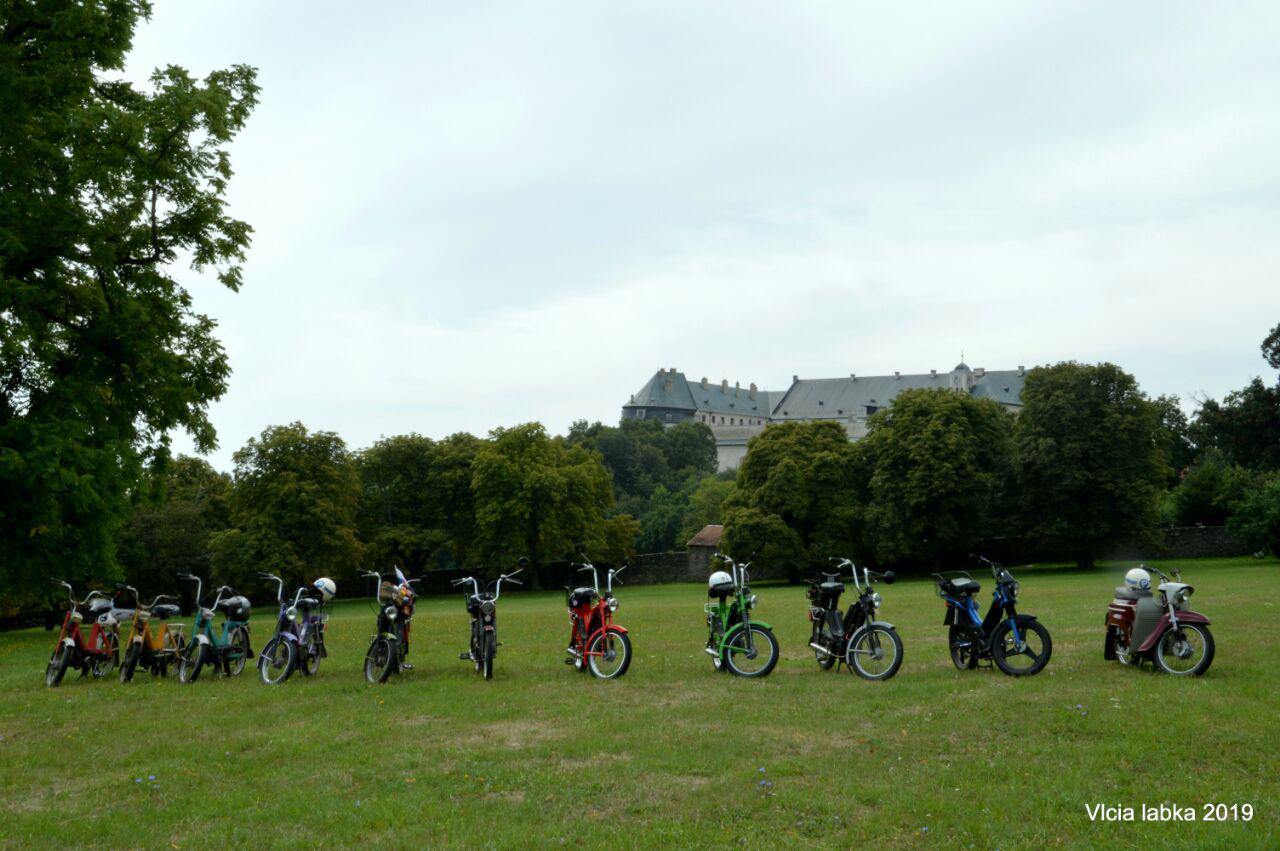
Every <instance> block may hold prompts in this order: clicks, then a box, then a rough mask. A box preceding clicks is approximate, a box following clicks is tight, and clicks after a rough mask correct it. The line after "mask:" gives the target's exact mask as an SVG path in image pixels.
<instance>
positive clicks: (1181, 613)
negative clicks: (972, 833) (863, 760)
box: [45, 548, 1214, 686]
mask: <svg viewBox="0 0 1280 851" xmlns="http://www.w3.org/2000/svg"><path fill="white" fill-rule="evenodd" d="M578 553H579V556H580V557H581V558H582V561H581V562H580V563H576V564H574V567H575V568H576V569H577V570H578V571H579V572H582V573H590V574H591V579H592V583H591V585H589V586H587V585H584V586H579V587H577V588H566V589H565V590H566V603H567V608H568V611H569V620H570V637H569V645H568V647H567V648H566V651H565V652H566V658H565V663H566V664H569V665H572V666H574V668H575V669H576V670H578V671H582V672H590V673H591V674H592V675H594V676H595V677H597V678H599V679H617V678H619V677H621V676H623V675H624V674H625V673H626V672H627V670H628V669H629V668H630V666H631V659H632V645H631V637H630V633H629V632H628V630H627V629H626V628H625V627H623V626H621V625H619V624H617V623H614V620H613V615H614V613H615V612H617V610H618V600H617V597H616V596H615V595H614V592H613V586H614V584H615V583H617V584H621V581H620V580H619V579H618V576H619V574H621V573H622V572H623V571H624V570H626V567H627V565H626V564H625V563H624V565H623V566H622V567H619V568H617V569H613V568H610V569H607V570H606V571H605V583H604V587H603V588H601V583H600V571H599V570H598V569H597V568H596V566H595V565H594V564H592V563H591V562H590V560H589V559H588V558H587V557H586V554H585V552H583V551H582V549H581V548H579V550H578ZM715 558H716V560H717V562H718V566H719V567H720V568H721V569H720V570H717V571H716V572H714V573H713V574H712V575H711V577H710V579H709V580H708V597H713V598H715V602H710V603H707V604H706V605H705V606H704V613H705V615H706V624H707V643H706V648H705V650H706V653H707V654H708V655H709V656H710V657H711V661H712V665H713V667H714V668H715V669H716V670H718V671H728V672H730V673H732V674H734V675H737V676H740V677H755V678H759V677H766V676H768V675H769V673H770V672H772V671H773V669H774V668H775V667H776V665H777V663H778V658H779V646H778V640H777V637H776V636H775V635H774V633H773V627H772V626H771V625H770V624H769V623H767V622H765V621H762V620H759V619H758V618H756V617H754V616H753V612H754V610H755V609H756V607H757V604H758V602H759V601H758V598H757V596H756V595H755V594H754V593H752V591H751V586H750V574H749V568H750V560H748V561H746V562H743V563H738V562H735V561H733V560H732V559H731V558H729V557H728V556H726V555H722V554H717V555H716V557H715ZM978 560H979V561H980V562H981V563H982V564H983V565H984V566H986V567H988V568H989V569H990V570H991V574H992V578H993V579H994V581H995V588H994V590H993V592H992V599H991V605H990V607H989V608H988V609H987V612H986V614H985V615H984V614H983V613H982V611H981V608H980V606H979V604H978V602H977V600H976V599H975V597H976V595H977V594H978V592H979V591H980V590H981V585H980V584H979V583H978V582H977V580H975V579H974V578H973V577H972V576H971V575H970V574H969V573H968V572H966V571H951V572H947V573H935V574H933V579H934V582H935V584H936V586H937V592H938V596H939V597H941V598H942V600H943V602H944V605H945V614H944V617H943V625H944V626H946V627H947V628H948V645H949V648H950V653H951V660H952V662H953V663H954V664H955V666H956V667H957V668H959V669H961V670H971V669H974V668H979V667H990V666H992V665H994V666H995V667H996V668H999V669H1000V670H1001V671H1002V672H1004V673H1005V674H1008V675H1010V676H1015V677H1017V676H1031V675H1033V674H1036V673H1039V672H1040V671H1041V670H1043V669H1044V667H1045V665H1047V664H1048V662H1049V658H1050V656H1051V655H1052V653H1053V642H1052V640H1051V638H1050V635H1049V631H1048V629H1046V628H1045V626H1044V625H1043V624H1042V623H1040V621H1039V619H1038V618H1037V617H1036V616H1035V615H1029V614H1025V613H1020V612H1018V611H1017V600H1018V592H1019V587H1020V586H1019V583H1018V581H1017V580H1016V579H1014V577H1013V574H1011V573H1010V572H1009V571H1008V570H1007V569H1006V568H1004V567H1002V566H1000V565H998V564H995V563H993V562H991V561H989V560H987V559H985V558H980V557H979V558H978ZM832 561H833V563H835V565H836V571H835V572H833V573H825V572H824V573H821V574H819V575H818V576H817V577H815V578H813V579H811V580H809V583H808V584H809V590H808V599H809V610H808V618H809V622H810V624H811V631H810V637H809V649H811V650H812V651H813V654H814V658H815V660H816V661H817V663H818V666H819V667H820V668H822V669H824V670H829V669H832V668H837V669H838V668H839V666H840V665H844V666H846V667H847V669H848V670H849V671H851V672H853V673H855V674H857V675H858V676H860V677H863V678H865V679H868V680H887V679H890V678H891V677H893V676H894V674H896V673H897V672H898V670H899V668H900V667H901V666H902V655H903V654H902V639H901V638H900V637H899V635H898V633H897V630H896V629H895V628H894V626H893V624H891V623H888V622H886V621H883V620H880V619H879V618H878V610H879V608H880V606H881V604H882V602H883V600H882V597H881V595H880V593H879V592H878V591H875V590H874V589H873V588H872V584H873V582H883V583H884V584H886V585H891V584H893V582H894V574H893V572H892V571H885V572H883V573H881V572H876V571H872V570H870V569H869V568H866V567H861V568H860V567H858V566H856V565H855V564H854V563H853V562H852V561H851V560H849V559H833V560H832ZM527 565H528V561H527V560H526V559H521V561H520V565H519V567H518V568H517V569H516V570H515V571H512V572H511V573H504V574H502V575H500V576H499V577H498V578H497V579H495V580H493V581H492V582H484V581H482V580H481V579H478V578H476V577H473V576H468V577H464V578H461V579H458V580H455V582H454V583H453V584H454V585H455V586H457V587H460V588H463V589H464V592H465V602H466V609H467V613H468V615H469V616H470V621H471V624H470V627H471V629H470V632H471V635H470V643H469V647H468V650H467V651H466V652H465V653H462V654H460V658H461V659H463V660H465V661H468V662H470V663H471V664H472V665H473V666H474V668H475V671H476V672H477V673H478V674H480V675H482V676H483V677H484V678H485V679H492V678H493V672H494V660H495V658H496V656H497V651H498V647H499V646H501V644H500V642H499V641H498V631H497V602H498V599H499V598H500V596H501V593H502V586H503V584H504V583H507V584H516V585H519V584H521V583H520V581H519V580H517V579H516V578H515V577H516V576H517V575H518V574H519V573H520V572H521V571H522V570H524V569H525V567H526V566H527ZM845 571H848V572H849V574H850V575H849V576H848V577H847V578H848V579H850V580H851V581H852V584H853V587H854V591H855V593H856V599H854V601H853V602H852V603H851V604H850V605H849V607H848V608H847V609H846V610H845V611H843V612H842V611H841V610H840V599H841V597H842V596H843V594H844V592H845V590H846V587H845V583H844V581H843V579H844V578H846V577H844V573H845ZM1152 573H1155V574H1156V575H1157V576H1158V577H1159V578H1160V580H1161V581H1160V582H1159V584H1156V585H1155V587H1154V588H1153V587H1152V585H1153V580H1152V577H1151V574H1152ZM362 576H364V577H366V578H368V579H371V580H372V581H373V587H374V593H373V598H372V599H373V601H374V604H375V610H376V613H377V626H376V630H375V632H374V635H373V637H372V640H371V642H370V645H369V649H368V651H367V652H366V654H365V659H364V676H365V679H366V680H368V681H369V682H370V683H381V682H386V681H387V680H388V679H389V678H390V677H391V676H392V675H394V674H397V673H399V672H401V671H404V670H408V669H411V668H412V665H411V664H410V663H409V661H408V654H409V638H410V632H411V626H412V621H413V611H414V604H415V602H416V600H417V593H416V591H415V590H414V585H415V584H416V583H418V582H419V581H420V580H419V579H408V578H406V577H405V576H404V574H403V573H402V572H401V571H400V570H399V569H398V568H397V569H396V570H395V571H394V573H393V574H388V575H386V576H384V575H382V574H380V573H377V572H374V571H364V572H362ZM178 577H179V578H180V579H182V580H184V581H189V582H193V583H195V600H196V617H195V622H194V623H193V625H192V635H191V637H188V636H187V634H186V631H185V625H184V624H180V623H174V622H172V621H173V619H174V618H176V617H177V616H178V615H179V613H180V610H179V607H178V605H177V602H178V600H177V598H176V597H173V596H166V595H160V596H157V597H156V598H155V599H154V600H152V601H151V603H149V604H144V603H143V602H142V600H141V598H140V597H139V595H138V591H137V589H136V588H133V587H132V586H130V585H124V584H121V585H117V587H116V594H115V595H114V596H112V595H107V594H105V593H103V592H101V591H91V592H90V593H89V594H88V596H87V597H85V598H84V599H83V600H77V599H76V598H75V594H74V592H73V589H72V587H71V585H70V584H69V583H67V582H64V581H62V580H54V582H55V584H58V585H61V586H62V587H64V588H66V590H67V594H68V609H67V613H66V615H65V617H64V618H63V621H62V628H61V630H60V632H59V634H58V642H57V645H56V646H55V648H54V651H53V654H52V655H51V657H50V659H49V664H48V667H47V668H46V671H45V683H46V685H48V686H56V685H58V683H60V682H61V681H62V679H63V677H64V676H65V674H66V672H67V671H68V670H71V669H76V670H79V671H80V674H81V676H91V677H94V678H103V677H106V676H108V675H110V674H111V672H112V671H114V670H116V669H117V667H118V669H119V678H120V681H121V682H129V681H130V680H131V679H133V676H134V674H135V673H136V672H137V671H138V670H139V669H140V668H141V669H142V670H144V671H149V672H150V673H152V674H153V675H156V676H165V675H166V674H167V673H168V670H169V668H170V667H176V669H177V674H178V679H179V680H180V681H181V682H184V683H191V682H195V681H196V680H197V679H198V678H199V677H200V674H201V672H202V671H204V670H206V669H208V668H213V669H215V670H217V671H219V672H221V673H222V674H224V675H226V676H237V675H239V674H240V673H241V672H242V671H243V670H244V667H245V664H246V663H247V662H248V660H250V659H253V658H254V657H255V653H254V651H253V648H252V646H251V645H250V640H249V615H250V610H251V606H250V603H249V600H248V599H247V598H246V597H244V596H243V595H241V594H237V593H236V592H235V591H234V590H233V589H231V588H230V587H228V586H226V585H223V586H221V587H219V588H218V589H217V590H216V591H215V592H214V595H213V600H212V602H211V603H210V604H209V605H208V606H205V605H204V604H203V601H204V599H205V598H204V597H203V596H202V591H203V581H202V580H201V579H200V578H199V577H198V576H194V575H192V574H187V573H183V574H179V575H178ZM259 578H261V579H262V580H264V581H266V582H270V583H274V584H275V586H276V602H277V604H278V614H277V619H276V629H275V633H274V634H273V635H272V637H271V639H270V640H269V641H268V642H267V644H266V645H265V646H264V647H263V650H262V652H261V653H260V654H257V657H256V658H257V668H258V675H259V678H260V679H261V680H262V682H263V683H266V684H268V685H278V684H280V683H283V682H285V681H286V680H288V679H289V677H290V676H291V675H292V674H293V673H294V672H295V671H299V670H300V671H302V673H303V675H304V676H312V675H314V674H315V673H316V671H317V670H319V667H320V662H321V660H322V659H324V658H325V657H327V656H328V651H327V650H326V648H325V633H326V632H327V629H328V619H329V617H328V612H327V611H326V610H325V606H326V604H327V603H328V602H329V601H331V600H332V599H333V597H334V595H335V594H336V592H337V586H336V585H335V583H334V582H333V580H331V579H328V578H321V579H317V580H316V581H315V582H314V583H312V584H311V585H304V586H302V587H300V588H298V589H297V590H296V591H295V592H294V594H293V596H292V597H289V596H287V595H286V594H285V588H284V580H282V579H281V578H280V577H278V576H275V575H273V574H270V573H260V574H259ZM1193 591H1194V589H1193V588H1192V586H1190V585H1188V584H1187V583H1185V582H1183V581H1182V579H1181V575H1180V574H1179V573H1178V571H1177V570H1174V571H1173V575H1172V576H1169V575H1167V574H1165V573H1163V572H1162V571H1160V570H1159V569H1156V568H1153V567H1148V566H1145V565H1144V566H1142V567H1136V568H1134V569H1132V570H1130V571H1129V572H1128V573H1127V574H1126V576H1125V582H1124V585H1122V586H1121V587H1119V588H1117V589H1116V591H1115V595H1114V599H1113V600H1112V602H1111V603H1110V605H1108V607H1107V614H1106V640H1105V645H1104V654H1103V655H1104V658H1106V659H1109V660H1117V661H1119V662H1121V663H1123V664H1128V665H1140V664H1142V663H1143V662H1150V663H1152V664H1153V665H1154V666H1155V667H1156V668H1157V669H1159V670H1162V671H1165V672H1167V673H1170V674H1175V675H1182V676H1198V675H1200V674H1203V673H1204V672H1205V671H1207V670H1208V669H1209V666H1210V664H1212V662H1213V657H1214V640H1213V635H1212V633H1210V631H1209V619H1208V618H1207V617H1205V616H1204V615H1202V614H1200V613H1199V612H1195V611H1192V610H1191V609H1190V608H1189V606H1188V599H1189V598H1190V596H1191V594H1192V593H1193ZM130 597H131V598H132V602H133V607H132V608H122V607H121V606H119V605H118V604H119V603H122V602H124V603H127V602H128V601H129V598H130ZM219 613H220V614H221V615H222V617H223V620H222V622H221V624H220V628H219V629H215V628H214V620H215V618H216V616H217V615H218V614H219ZM86 614H87V615H88V616H89V617H90V618H91V624H92V626H91V628H90V630H89V634H88V635H87V636H86V635H85V634H84V633H83V632H82V630H81V626H82V625H83V623H84V619H85V615H86ZM126 621H127V622H128V624H129V627H128V632H127V635H126V637H125V639H124V648H125V649H124V657H123V661H121V656H120V647H121V641H120V624H121V623H123V622H126ZM152 621H156V622H158V626H159V628H158V629H155V628H153V624H152Z"/></svg>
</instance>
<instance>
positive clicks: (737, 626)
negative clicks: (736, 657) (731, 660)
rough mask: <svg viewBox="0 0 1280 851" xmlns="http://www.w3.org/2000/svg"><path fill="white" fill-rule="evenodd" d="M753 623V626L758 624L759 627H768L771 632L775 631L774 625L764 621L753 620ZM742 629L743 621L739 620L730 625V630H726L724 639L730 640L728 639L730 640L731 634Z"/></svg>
mask: <svg viewBox="0 0 1280 851" xmlns="http://www.w3.org/2000/svg"><path fill="white" fill-rule="evenodd" d="M751 625H752V626H758V627H761V628H763V629H767V630H769V631H770V632H773V627H772V626H770V625H769V624H767V623H765V622H764V621H752V622H751ZM740 629H742V621H738V622H737V623H735V624H734V625H733V626H731V627H729V629H728V630H727V631H726V632H725V634H724V641H728V640H729V636H731V635H733V634H734V633H735V632H737V631H738V630H740Z"/></svg>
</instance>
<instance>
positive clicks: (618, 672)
mask: <svg viewBox="0 0 1280 851" xmlns="http://www.w3.org/2000/svg"><path fill="white" fill-rule="evenodd" d="M587 666H588V667H589V668H591V673H592V674H594V675H595V676H597V677H598V678H600V679H602V680H616V679H617V678H618V677H620V676H622V675H623V674H625V673H626V672H627V668H630V667H631V638H630V637H629V636H628V635H627V634H626V633H625V632H598V633H596V636H595V638H593V639H591V643H590V644H588V645H587Z"/></svg>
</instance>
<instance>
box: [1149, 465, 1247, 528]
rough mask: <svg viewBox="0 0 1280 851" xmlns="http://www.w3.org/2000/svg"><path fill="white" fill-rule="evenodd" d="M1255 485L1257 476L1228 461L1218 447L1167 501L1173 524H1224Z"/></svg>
mask: <svg viewBox="0 0 1280 851" xmlns="http://www.w3.org/2000/svg"><path fill="white" fill-rule="evenodd" d="M1252 484H1253V475H1251V474H1250V473H1249V471H1248V470H1245V469H1244V468H1242V467H1237V466H1234V465H1232V464H1228V463H1227V461H1226V459H1225V458H1224V457H1223V455H1222V453H1221V452H1220V451H1218V450H1216V449H1209V450H1208V451H1206V452H1205V453H1204V454H1203V455H1202V456H1201V457H1200V458H1199V460H1197V461H1196V462H1195V463H1194V464H1192V465H1191V467H1190V468H1189V469H1188V470H1187V472H1186V474H1185V475H1184V476H1183V477H1182V480H1181V481H1180V482H1178V486H1177V487H1176V488H1174V489H1173V490H1172V491H1170V492H1169V493H1168V494H1167V495H1166V497H1165V500H1164V515H1165V516H1164V519H1165V522H1166V523H1167V524H1168V525H1170V526H1221V525H1223V524H1225V523H1226V522H1227V519H1228V518H1229V517H1231V515H1232V513H1233V512H1234V511H1235V507H1236V504H1237V503H1239V502H1240V500H1241V499H1243V498H1244V496H1245V494H1246V492H1248V490H1249V488H1250V487H1251V485H1252Z"/></svg>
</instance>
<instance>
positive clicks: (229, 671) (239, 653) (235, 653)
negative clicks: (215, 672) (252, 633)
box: [222, 626, 249, 677]
mask: <svg viewBox="0 0 1280 851" xmlns="http://www.w3.org/2000/svg"><path fill="white" fill-rule="evenodd" d="M223 652H224V653H226V655H225V656H224V657H223V662H222V670H223V671H224V672H225V673H226V675H227V676H228V677H238V676H240V672H241V671H243V670H244V666H245V662H246V661H247V660H248V658H249V633H247V632H245V629H244V627H242V626H238V627H236V628H235V629H233V630H232V631H231V637H230V638H228V639H227V647H226V649H225V650H224V651H223Z"/></svg>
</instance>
